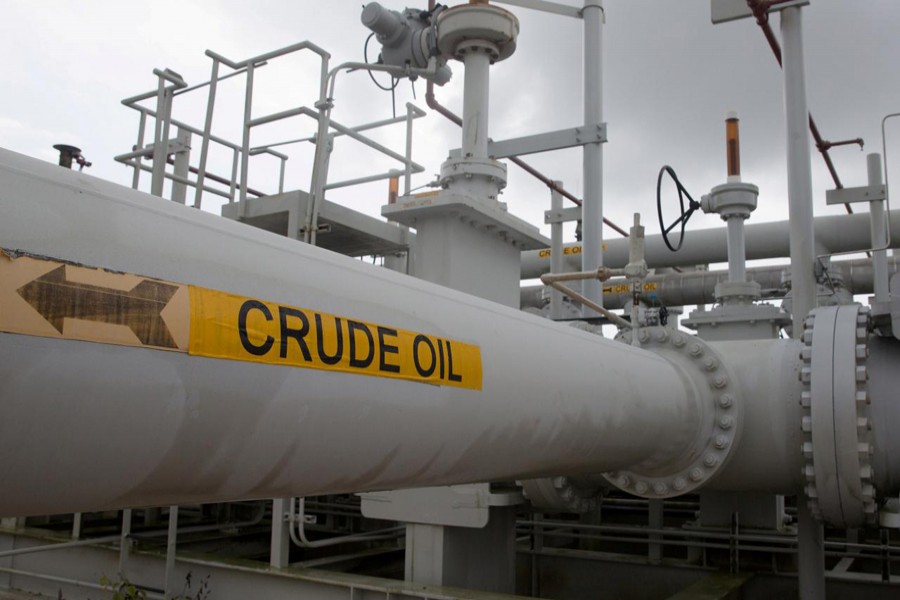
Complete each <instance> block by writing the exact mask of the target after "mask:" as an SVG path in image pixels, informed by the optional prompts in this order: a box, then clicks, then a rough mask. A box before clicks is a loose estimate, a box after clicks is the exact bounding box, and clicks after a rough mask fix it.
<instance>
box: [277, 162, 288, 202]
mask: <svg viewBox="0 0 900 600" xmlns="http://www.w3.org/2000/svg"><path fill="white" fill-rule="evenodd" d="M286 166H287V159H286V158H282V159H281V165H280V167H279V170H278V193H279V194H283V193H284V170H285V167H286Z"/></svg>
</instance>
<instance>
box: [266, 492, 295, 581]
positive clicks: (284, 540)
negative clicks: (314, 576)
mask: <svg viewBox="0 0 900 600" xmlns="http://www.w3.org/2000/svg"><path fill="white" fill-rule="evenodd" d="M290 501H291V499H290V498H275V499H274V500H272V542H271V547H270V548H271V549H270V550H269V564H270V565H272V566H273V567H275V568H278V569H283V568H284V567H286V566H288V564H290V551H291V538H290V531H289V530H288V527H290V526H291V525H290V523H289V522H288V521H287V519H286V518H285V515H287V513H288V506H289V502H290Z"/></svg>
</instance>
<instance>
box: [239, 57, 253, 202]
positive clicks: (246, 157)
mask: <svg viewBox="0 0 900 600" xmlns="http://www.w3.org/2000/svg"><path fill="white" fill-rule="evenodd" d="M254 68H255V65H254V64H253V63H250V64H248V65H247V89H246V90H244V137H243V140H242V141H241V189H240V196H239V197H238V200H239V201H240V202H241V207H240V213H241V216H242V217H246V216H247V203H246V202H245V200H246V199H247V177H248V173H249V171H250V120H251V119H252V118H253V72H254V70H255V69H254Z"/></svg>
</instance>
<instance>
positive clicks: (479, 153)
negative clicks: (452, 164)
mask: <svg viewBox="0 0 900 600" xmlns="http://www.w3.org/2000/svg"><path fill="white" fill-rule="evenodd" d="M464 63H465V71H466V73H465V84H464V85H465V87H464V89H465V94H464V95H463V131H462V155H463V158H487V147H488V110H489V107H490V85H491V84H490V68H491V59H490V57H489V56H488V54H487V52H481V51H477V50H476V51H473V52H467V53H466V56H465V61H464Z"/></svg>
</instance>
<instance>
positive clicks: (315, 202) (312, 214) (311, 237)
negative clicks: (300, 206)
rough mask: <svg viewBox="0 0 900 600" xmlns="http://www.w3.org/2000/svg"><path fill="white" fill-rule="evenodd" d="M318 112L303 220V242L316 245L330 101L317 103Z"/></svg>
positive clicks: (325, 172)
mask: <svg viewBox="0 0 900 600" xmlns="http://www.w3.org/2000/svg"><path fill="white" fill-rule="evenodd" d="M316 108H317V109H318V111H319V120H318V128H317V129H316V153H315V158H314V159H313V169H312V181H311V182H310V184H309V191H310V196H311V197H310V200H309V202H308V203H307V204H306V218H305V219H303V228H304V231H303V241H304V242H306V243H308V244H312V245H313V246H315V245H316V229H317V228H318V226H319V224H318V220H319V218H318V217H319V205H320V204H321V203H322V202H323V201H324V198H325V182H326V181H327V180H328V163H329V161H330V160H331V156H330V154H331V144H332V138H331V136H329V135H328V130H329V129H331V101H330V100H327V101H325V102H321V101H320V102H317V103H316Z"/></svg>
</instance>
